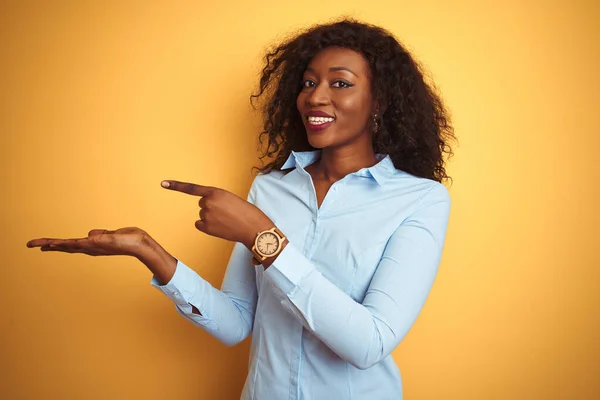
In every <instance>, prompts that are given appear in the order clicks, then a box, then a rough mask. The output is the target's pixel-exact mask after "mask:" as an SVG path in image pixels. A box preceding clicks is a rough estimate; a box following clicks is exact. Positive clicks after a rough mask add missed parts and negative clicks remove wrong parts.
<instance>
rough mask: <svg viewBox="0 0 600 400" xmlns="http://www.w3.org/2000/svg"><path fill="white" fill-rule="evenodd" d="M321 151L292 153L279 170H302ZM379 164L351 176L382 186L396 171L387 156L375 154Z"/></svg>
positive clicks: (316, 158) (313, 160)
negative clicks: (300, 168) (297, 167)
mask: <svg viewBox="0 0 600 400" xmlns="http://www.w3.org/2000/svg"><path fill="white" fill-rule="evenodd" d="M320 153H321V150H314V151H292V152H291V154H290V156H289V157H288V158H287V160H286V161H285V163H283V166H282V167H281V169H290V168H295V167H296V166H300V167H302V169H304V168H305V167H306V166H307V165H310V164H312V163H313V162H315V161H316V160H318V159H319V155H320ZM375 156H376V157H377V159H378V160H379V162H378V163H377V164H375V165H373V166H372V167H368V168H361V169H360V170H358V171H356V172H353V173H352V174H351V175H357V176H366V177H370V178H373V179H375V181H376V182H377V183H378V184H379V186H382V185H383V184H384V183H385V182H387V181H388V180H389V179H390V178H391V177H392V176H393V175H394V172H395V171H396V168H395V167H394V164H393V163H392V159H391V158H390V156H389V155H385V154H376V155H375Z"/></svg>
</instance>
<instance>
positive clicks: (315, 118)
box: [296, 47, 374, 149]
mask: <svg viewBox="0 0 600 400" xmlns="http://www.w3.org/2000/svg"><path fill="white" fill-rule="evenodd" d="M368 72H369V66H368V64H367V61H366V60H365V59H364V57H363V56H362V55H361V54H360V53H357V52H355V51H353V50H349V49H345V48H340V47H329V48H326V49H324V50H322V51H320V52H319V53H317V55H315V57H314V58H313V59H312V60H311V61H310V63H309V65H308V68H307V69H306V71H305V72H304V76H303V80H302V82H303V83H302V90H301V91H300V94H299V95H298V98H297V100H296V106H297V107H298V111H299V112H300V116H301V117H302V121H303V123H304V127H305V128H306V133H307V136H308V142H309V143H310V144H311V145H312V146H313V147H315V148H319V149H323V148H325V147H339V146H344V145H349V144H352V143H359V142H361V143H362V142H364V143H371V127H372V115H373V114H374V110H373V104H372V103H373V99H372V95H371V84H370V81H369V77H368Z"/></svg>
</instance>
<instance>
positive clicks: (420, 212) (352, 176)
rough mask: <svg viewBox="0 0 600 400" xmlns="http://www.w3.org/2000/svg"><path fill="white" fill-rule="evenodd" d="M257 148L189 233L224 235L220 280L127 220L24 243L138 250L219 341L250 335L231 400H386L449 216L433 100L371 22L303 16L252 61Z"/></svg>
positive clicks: (443, 119) (209, 192)
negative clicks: (248, 173)
mask: <svg viewBox="0 0 600 400" xmlns="http://www.w3.org/2000/svg"><path fill="white" fill-rule="evenodd" d="M252 97H253V98H258V99H263V98H265V97H266V99H265V100H264V103H263V106H264V113H265V124H264V131H263V132H262V133H261V138H262V137H266V138H267V139H268V140H267V148H266V151H265V155H263V157H264V156H266V155H268V156H270V157H273V161H272V162H270V163H269V164H267V165H266V166H264V167H262V168H260V172H261V173H260V174H258V175H257V177H256V178H255V180H254V182H253V184H252V186H251V189H250V192H249V195H248V198H247V201H244V200H243V199H240V198H239V197H237V196H235V195H234V194H232V193H230V192H228V191H226V190H223V189H220V188H213V187H206V186H200V185H194V184H191V183H183V182H177V181H163V182H162V183H161V184H162V186H163V187H165V188H167V189H169V190H174V191H179V192H183V193H187V194H189V195H193V196H198V197H200V200H199V206H200V220H199V221H196V227H197V229H198V230H200V231H202V232H205V233H207V234H209V235H213V236H216V237H220V238H223V239H226V240H230V241H233V242H236V243H235V245H234V248H233V253H232V255H231V259H230V261H229V264H228V267H227V272H226V274H225V278H224V280H223V284H222V287H221V290H217V289H215V288H213V287H212V286H211V285H210V284H209V283H208V282H206V281H205V280H203V279H202V278H201V277H199V276H198V275H197V274H196V273H195V272H194V271H193V270H191V269H190V268H188V267H187V266H186V265H184V264H183V263H182V262H181V261H179V260H177V259H175V258H174V257H173V256H171V255H170V254H169V253H168V252H167V251H166V250H165V249H163V248H162V247H161V246H160V245H159V244H158V243H156V242H155V241H154V240H153V239H152V238H151V237H150V236H149V235H148V234H147V233H146V232H144V231H143V230H141V229H139V228H122V229H118V230H116V231H107V230H100V229H95V230H92V231H90V232H89V235H88V237H86V238H81V239H36V240H32V241H30V242H29V243H28V244H27V245H28V246H29V247H40V248H41V250H42V251H62V252H70V253H84V254H89V255H117V254H119V255H129V256H134V257H137V258H138V259H139V260H140V261H142V262H143V263H144V264H145V265H146V266H147V267H148V268H149V269H150V271H151V272H152V273H153V274H154V277H153V279H152V284H153V285H154V286H155V287H157V288H158V289H159V290H161V291H162V292H163V293H165V295H167V296H168V297H169V298H170V299H171V300H172V301H173V302H174V303H175V305H176V307H177V310H178V311H179V312H180V313H181V314H182V315H183V316H184V317H186V318H187V319H189V320H190V321H191V322H192V323H194V324H195V325H197V326H199V327H201V328H203V329H205V330H206V331H208V332H209V333H210V334H212V335H214V336H215V337H217V338H218V339H219V340H221V341H222V342H224V343H225V344H227V345H234V344H236V343H239V342H240V341H242V340H244V339H245V338H246V337H247V336H248V335H249V334H250V333H251V332H252V347H251V356H250V365H249V374H248V377H247V379H246V383H245V386H244V389H243V393H242V398H243V399H254V398H256V399H278V400H279V399H325V398H327V399H400V398H402V384H401V377H400V372H399V370H398V368H397V367H396V364H395V363H394V361H393V359H392V357H391V356H390V353H391V352H392V350H394V348H395V347H396V346H397V345H398V344H399V343H400V341H401V340H402V339H403V338H404V336H405V335H406V333H407V332H408V330H409V329H410V327H411V326H412V324H413V322H414V321H415V319H416V317H417V315H418V314H419V311H420V310H421V308H422V306H423V304H424V302H425V300H426V298H427V296H428V293H429V291H430V289H431V286H432V284H433V281H434V278H435V275H436V272H437V268H438V265H439V261H440V257H441V254H442V248H443V244H444V238H445V234H446V227H447V222H448V214H449V205H450V200H449V195H448V192H447V190H446V188H445V187H444V186H443V185H442V184H441V182H442V181H443V180H445V179H447V178H448V177H447V175H446V171H445V168H444V165H445V164H444V160H443V156H444V154H445V153H446V154H450V153H451V150H450V147H449V145H448V143H449V141H450V140H452V139H453V138H454V136H453V132H452V128H451V126H450V124H449V120H448V118H447V115H446V112H445V109H444V107H443V105H442V102H441V100H440V99H439V97H438V96H437V95H436V94H435V93H434V91H433V90H432V89H431V88H430V87H429V86H428V85H427V84H426V83H425V82H424V79H423V75H422V73H421V72H420V69H419V67H418V66H417V64H416V63H415V61H414V60H413V59H412V57H411V56H410V55H409V54H408V53H407V51H406V50H405V49H404V48H403V47H402V46H401V45H400V44H399V43H398V42H397V41H396V40H395V39H394V38H393V37H392V36H391V35H390V34H389V33H388V32H386V31H384V30H382V29H380V28H377V27H373V26H370V25H366V24H362V23H359V22H356V21H351V20H343V21H340V22H337V23H333V24H328V25H321V26H316V27H314V28H312V29H310V30H308V31H306V32H304V33H302V34H300V35H298V36H297V37H295V38H292V39H290V40H288V41H286V42H285V43H283V44H281V45H280V46H279V47H277V48H275V49H274V51H273V52H271V53H269V54H267V56H266V66H265V68H264V70H263V74H262V77H261V80H260V90H259V93H258V94H257V95H255V96H252Z"/></svg>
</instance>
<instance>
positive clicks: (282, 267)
mask: <svg viewBox="0 0 600 400" xmlns="http://www.w3.org/2000/svg"><path fill="white" fill-rule="evenodd" d="M449 206H450V199H449V196H448V192H447V190H446V188H445V187H444V186H442V185H436V186H435V187H434V189H433V190H432V191H430V193H429V194H428V195H426V196H425V198H424V200H423V204H422V205H421V207H420V208H419V209H418V210H417V211H416V212H415V213H413V215H411V216H410V217H408V218H407V219H406V220H405V221H403V223H402V224H401V225H400V226H399V227H398V229H397V230H396V231H395V232H394V234H393V235H392V236H391V238H390V240H389V242H388V244H387V246H386V249H385V252H384V254H383V256H382V258H381V261H380V263H379V265H378V267H377V271H376V272H375V274H374V276H373V279H372V281H371V284H370V286H369V288H368V290H367V294H366V296H365V298H364V301H363V303H362V304H360V303H357V302H355V301H354V300H353V299H352V298H351V297H350V296H348V295H347V294H346V293H344V292H343V291H341V290H340V289H339V288H338V287H337V286H335V285H334V284H332V283H331V282H330V281H328V280H327V279H326V278H325V277H324V276H323V275H322V274H321V273H320V272H319V271H318V270H317V269H316V268H315V266H314V265H313V264H312V263H311V262H310V261H309V260H308V259H307V258H306V257H305V256H304V255H303V254H302V253H301V252H300V251H298V250H297V249H296V248H295V247H294V245H293V243H290V244H288V246H286V248H285V249H284V250H283V251H282V252H281V253H280V254H279V255H278V257H277V258H276V259H275V260H274V262H273V263H272V265H271V266H270V267H269V268H268V269H267V270H266V272H265V275H266V276H267V278H268V279H269V281H270V282H271V284H272V285H273V287H274V289H275V292H276V294H277V295H278V296H279V298H280V300H281V302H282V304H283V305H284V306H285V307H286V308H288V309H289V310H290V311H291V312H292V313H293V314H294V315H295V316H296V317H297V319H298V320H299V321H300V322H301V323H302V324H303V325H304V327H305V328H306V329H308V330H309V331H311V332H312V333H313V334H314V335H316V336H317V337H318V338H319V339H320V340H321V341H323V342H324V343H325V344H326V345H327V346H328V347H329V348H330V349H331V350H332V351H333V352H335V353H336V354H337V355H338V356H340V357H341V358H342V359H344V360H346V361H347V362H349V363H351V364H352V365H354V366H356V367H357V368H361V369H366V368H369V367H371V366H373V365H374V364H376V363H378V362H379V361H381V360H382V359H383V358H385V357H387V356H388V355H389V354H390V353H391V351H392V350H393V349H394V348H395V347H396V346H397V345H398V344H399V343H400V341H401V340H402V339H403V338H404V336H405V335H406V334H407V333H408V331H409V329H410V328H411V326H412V325H413V323H414V321H415V320H416V318H417V316H418V314H419V312H420V310H421V308H422V307H423V304H424V303H425V300H426V299H427V296H428V294H429V291H430V289H431V287H432V285H433V282H434V279H435V276H436V273H437V269H438V265H439V262H440V258H441V254H442V249H443V244H444V238H445V234H446V227H447V222H448V215H449Z"/></svg>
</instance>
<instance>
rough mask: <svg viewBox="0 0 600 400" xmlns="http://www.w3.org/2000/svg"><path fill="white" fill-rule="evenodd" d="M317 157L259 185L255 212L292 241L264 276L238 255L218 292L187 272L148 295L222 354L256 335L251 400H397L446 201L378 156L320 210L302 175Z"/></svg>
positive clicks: (431, 184)
mask: <svg viewBox="0 0 600 400" xmlns="http://www.w3.org/2000/svg"><path fill="white" fill-rule="evenodd" d="M319 156H320V151H319V150H316V151H312V152H292V154H291V155H290V157H289V158H288V160H287V161H286V163H285V164H284V165H283V167H282V169H288V168H293V167H295V169H293V170H292V171H291V172H289V173H287V174H286V173H284V172H283V171H277V170H275V171H272V172H271V173H269V174H260V175H258V176H257V177H256V178H255V179H254V182H253V183H252V187H251V188H250V192H249V195H248V201H250V202H251V203H253V204H255V205H256V206H257V207H258V208H260V209H261V210H262V211H263V212H264V213H265V214H266V215H267V216H268V217H269V218H270V219H271V220H272V221H273V222H274V223H275V225H276V226H277V227H278V228H279V229H280V230H281V231H282V232H283V233H284V234H285V235H286V237H287V238H288V240H289V243H288V245H287V246H286V247H285V248H284V249H283V251H282V252H281V253H280V254H279V256H278V257H277V259H276V260H275V261H274V262H273V264H272V265H271V266H270V267H269V268H267V270H264V268H263V267H262V266H261V265H258V266H254V265H253V264H252V262H251V259H252V253H251V252H250V251H249V250H248V249H247V248H246V247H245V246H244V245H242V244H241V243H236V244H235V245H234V248H233V252H232V254H231V258H230V260H229V263H228V266H227V271H226V273H225V278H224V280H223V284H222V286H221V290H217V289H215V288H214V287H212V286H211V285H210V284H209V283H208V282H206V281H205V280H204V279H202V278H201V277H200V276H198V274H197V273H196V272H194V271H193V270H192V269H190V268H188V267H187V266H186V265H184V264H183V263H182V262H181V261H178V263H177V269H176V271H175V275H174V276H173V278H172V279H171V281H170V282H168V283H167V284H166V285H164V286H161V285H160V284H159V283H158V281H157V280H156V279H155V278H153V280H152V284H153V285H154V286H155V287H157V288H158V289H159V290H161V291H162V292H163V293H164V294H166V295H167V296H168V297H169V298H170V299H171V300H172V301H173V302H174V303H175V305H176V307H177V310H178V311H179V313H181V314H182V315H183V316H184V317H185V318H187V319H189V320H190V321H191V322H192V323H194V324H195V325H197V326H199V327H201V328H203V329H205V330H206V331H207V332H209V333H210V334H211V335H213V336H214V337H216V338H218V339H219V340H220V341H222V342H223V343H225V344H227V345H234V344H236V343H239V342H241V341H242V340H244V339H245V338H246V337H247V336H248V335H249V334H250V333H252V345H251V350H250V363H249V371H248V377H247V379H246V383H245V385H244V389H243V392H242V395H241V398H242V399H244V400H249V399H258V400H271V399H272V400H283V399H290V400H292V399H293V400H300V399H301V400H309V399H310V400H322V399H326V400H338V399H344V400H349V399H360V400H362V399H368V400H384V399H386V400H387V399H390V400H392V399H393V400H398V399H402V380H401V376H400V371H399V370H398V368H397V366H396V363H395V362H394V360H393V359H392V356H391V355H390V353H391V352H392V350H394V348H396V346H398V344H399V343H400V341H401V340H402V339H403V338H404V337H405V335H406V334H407V332H408V331H409V329H410V328H411V326H412V325H413V323H414V322H415V319H416V318H417V316H418V315H419V312H420V310H421V308H422V307H423V304H424V303H425V300H426V299H427V296H428V295H429V291H430V289H431V286H432V285H433V282H434V279H435V276H436V273H437V270H438V266H439V263H440V258H441V254H442V249H443V246H444V238H445V235H446V227H447V223H448V216H449V211H450V198H449V195H448V191H447V189H446V188H445V186H444V185H442V184H440V183H438V182H435V181H432V180H429V179H424V178H417V177H415V176H413V175H410V174H408V173H405V172H403V171H400V170H398V169H396V168H394V165H393V163H392V161H391V159H390V157H389V156H383V155H379V154H378V155H377V157H378V159H379V162H378V163H377V164H376V165H374V166H372V167H370V168H363V169H361V170H359V171H357V172H354V173H351V174H348V175H346V176H345V177H344V178H343V179H341V180H339V181H337V182H335V183H334V184H333V185H332V186H331V188H330V190H329V191H328V193H327V195H326V197H325V199H324V200H323V203H322V204H321V207H320V208H319V207H317V199H316V193H315V189H314V185H313V182H312V179H311V177H310V175H309V174H308V172H306V170H305V169H304V168H305V167H306V166H307V165H309V164H311V163H313V162H315V161H317V160H318V159H319ZM191 305H194V306H195V307H196V308H197V309H198V310H199V311H200V313H201V314H202V315H201V316H200V315H197V314H193V313H192V307H191Z"/></svg>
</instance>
